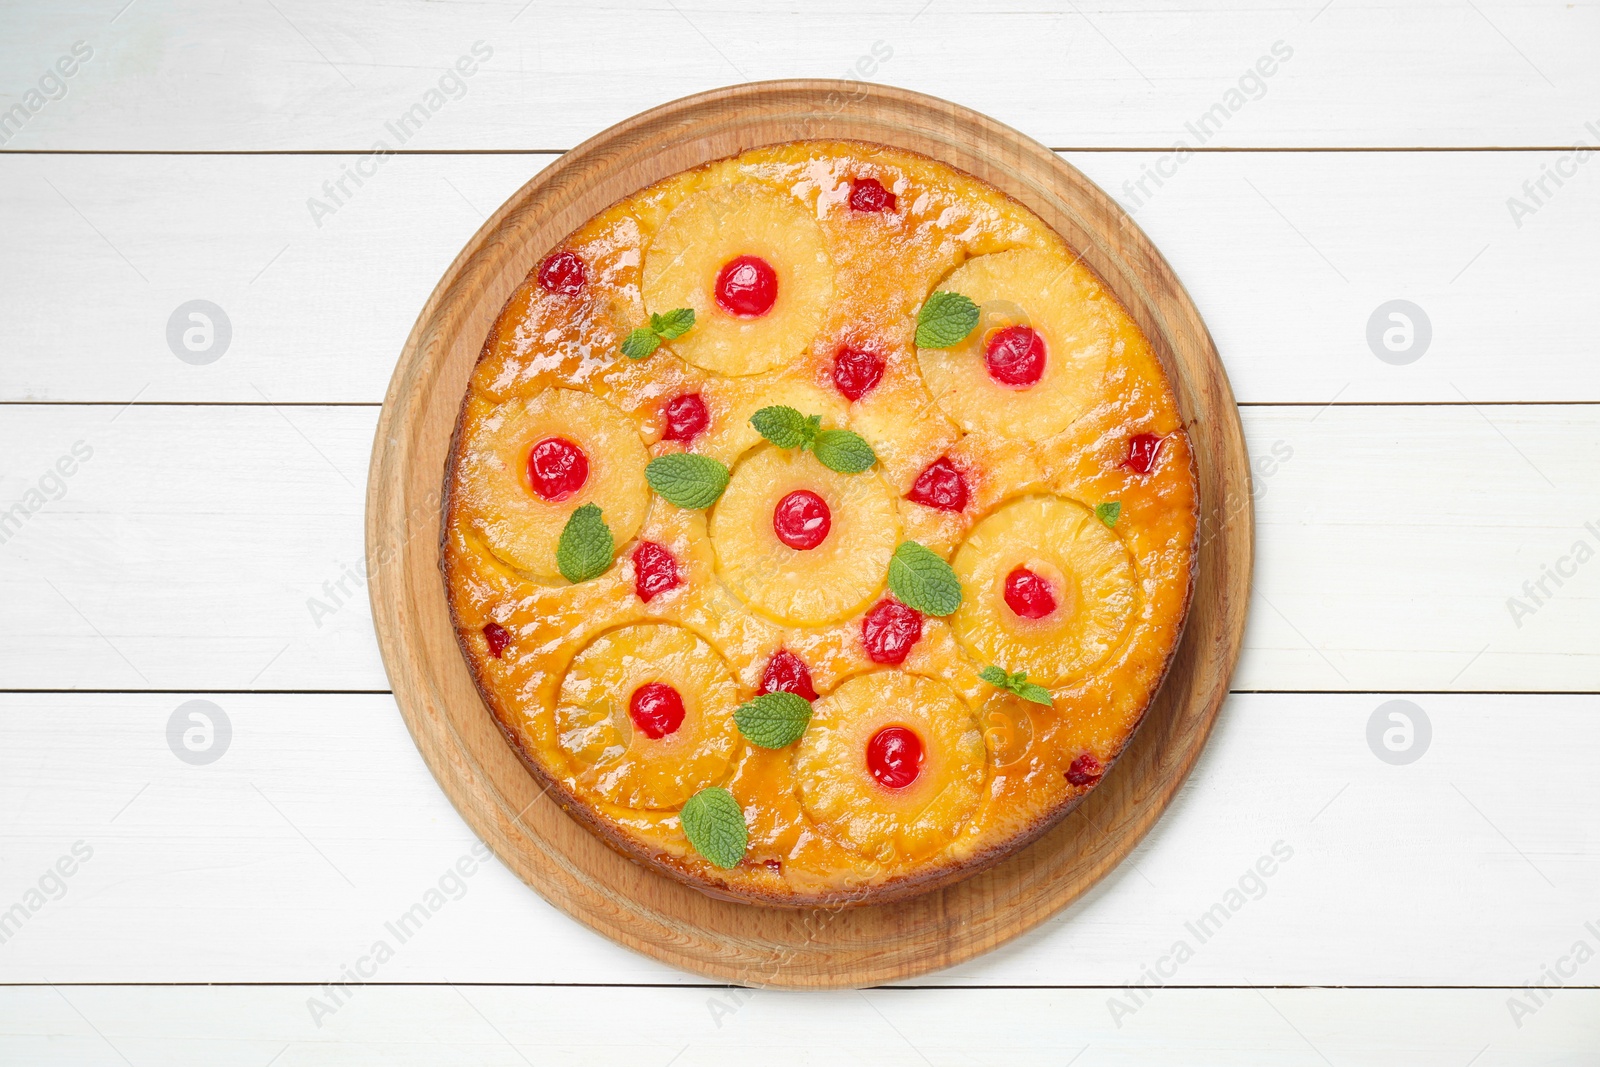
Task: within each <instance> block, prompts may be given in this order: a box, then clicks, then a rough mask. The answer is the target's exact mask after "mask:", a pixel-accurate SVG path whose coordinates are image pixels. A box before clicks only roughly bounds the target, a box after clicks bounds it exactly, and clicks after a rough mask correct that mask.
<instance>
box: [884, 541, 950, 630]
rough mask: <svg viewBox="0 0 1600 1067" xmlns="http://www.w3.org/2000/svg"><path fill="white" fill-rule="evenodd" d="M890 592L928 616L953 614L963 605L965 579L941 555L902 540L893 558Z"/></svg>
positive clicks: (890, 565)
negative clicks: (962, 589) (962, 581)
mask: <svg viewBox="0 0 1600 1067" xmlns="http://www.w3.org/2000/svg"><path fill="white" fill-rule="evenodd" d="M889 592H891V593H893V594H894V595H895V597H896V599H898V600H899V601H900V603H902V604H904V605H906V607H908V608H915V609H916V610H917V611H920V612H922V613H923V614H924V615H949V614H951V613H952V612H954V611H955V610H956V609H957V608H959V607H960V606H961V579H959V578H957V577H956V572H955V571H954V570H952V569H951V568H950V564H948V563H946V562H945V561H944V560H943V559H942V558H941V557H940V556H939V555H938V554H937V553H935V552H933V551H931V550H929V549H927V548H924V547H923V546H922V545H919V544H917V542H915V541H902V542H900V547H899V548H896V549H895V550H894V555H893V556H891V557H890V558H889Z"/></svg>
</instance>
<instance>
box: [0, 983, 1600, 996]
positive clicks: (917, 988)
mask: <svg viewBox="0 0 1600 1067" xmlns="http://www.w3.org/2000/svg"><path fill="white" fill-rule="evenodd" d="M322 984H324V983H323V982H317V981H303V982H0V989H53V988H56V987H58V986H60V987H65V988H68V989H189V988H192V989H204V988H211V987H219V988H228V989H235V988H237V989H250V988H271V989H295V988H304V989H316V988H318V987H319V986H320V985H322ZM343 984H345V985H350V986H358V987H361V988H376V989H384V988H390V989H417V988H438V989H447V988H453V987H455V986H467V987H469V988H477V989H741V988H746V987H743V986H738V985H734V984H732V983H713V982H346V983H343ZM864 988H867V989H881V990H889V991H895V992H905V993H922V992H938V991H945V990H950V991H977V990H996V991H1003V990H1029V989H1038V990H1050V989H1088V990H1101V989H1111V990H1118V989H1121V988H1123V987H1122V986H1114V985H1092V984H1085V983H1069V984H1063V985H1027V984H1016V983H1010V984H1003V985H972V984H961V985H877V986H866V987H864ZM1160 988H1162V989H1190V990H1200V991H1205V990H1212V989H1240V990H1254V989H1290V990H1293V989H1317V990H1324V989H1325V990H1344V989H1357V990H1381V991H1393V992H1405V991H1410V990H1417V991H1424V990H1445V991H1455V990H1462V991H1469V990H1486V991H1494V992H1501V991H1507V992H1513V993H1517V992H1522V991H1523V987H1522V986H1514V985H1367V984H1360V985H1353V984H1352V985H1345V984H1313V983H1305V984H1298V985H1242V984H1237V983H1232V984H1230V983H1218V984H1216V985H1199V984H1195V985H1176V984H1168V985H1164V986H1161V987H1160ZM1560 988H1561V989H1563V990H1590V991H1594V990H1600V985H1564V986H1561V987H1560ZM843 992H848V990H844V991H843Z"/></svg>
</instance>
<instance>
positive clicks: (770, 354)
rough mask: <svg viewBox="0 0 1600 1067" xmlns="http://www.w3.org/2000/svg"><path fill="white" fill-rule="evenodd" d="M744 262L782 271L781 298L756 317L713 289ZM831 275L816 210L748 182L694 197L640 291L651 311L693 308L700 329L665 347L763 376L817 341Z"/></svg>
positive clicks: (653, 257)
mask: <svg viewBox="0 0 1600 1067" xmlns="http://www.w3.org/2000/svg"><path fill="white" fill-rule="evenodd" d="M740 256H758V257H760V258H761V259H763V260H766V262H767V264H768V265H769V266H771V267H772V268H773V270H774V271H775V272H776V273H777V278H778V297H777V302H776V303H774V304H773V306H772V308H771V310H769V311H768V312H766V314H764V315H760V316H758V317H755V318H743V317H740V316H736V315H732V314H730V313H728V312H727V311H725V310H723V308H722V306H721V305H720V304H718V303H717V300H716V296H715V293H714V291H713V290H714V287H715V285H716V280H717V274H718V272H719V271H721V270H722V268H723V267H724V266H725V265H727V264H728V263H729V262H730V261H732V260H734V259H737V258H738V257H740ZM833 272H834V268H833V261H832V260H831V259H829V258H828V252H827V248H826V246H825V245H824V243H823V238H822V228H821V227H820V226H818V225H817V221H816V219H814V218H813V217H812V216H811V213H810V212H808V211H807V210H806V209H805V208H804V207H803V206H802V205H801V204H800V202H799V201H797V200H795V199H794V198H793V197H791V196H786V195H784V194H782V193H779V192H776V191H774V190H772V189H769V188H767V187H766V186H763V185H757V184H754V183H751V182H745V183H741V184H737V185H728V186H718V187H716V188H712V189H707V190H705V191H704V192H700V193H696V194H695V195H693V196H691V197H689V198H688V199H687V200H685V201H684V202H683V203H681V204H679V205H678V206H677V207H676V208H674V209H673V210H672V213H671V214H669V215H668V216H667V218H666V220H665V221H664V222H663V223H662V224H661V229H660V230H659V231H658V232H657V233H656V235H655V237H654V238H653V239H652V240H651V242H650V247H649V248H648V249H647V250H646V252H645V256H644V280H643V284H642V288H643V292H644V301H645V306H646V307H648V308H649V309H650V310H651V311H656V312H666V311H670V310H672V309H673V308H681V307H686V308H693V309H694V315H695V320H694V322H695V324H694V328H693V329H692V330H690V331H689V332H688V333H686V334H684V335H683V336H682V337H680V338H678V339H677V340H675V341H671V342H668V344H669V346H670V347H671V349H672V351H674V352H676V353H677V354H678V355H679V356H682V357H683V358H684V359H685V360H687V361H688V362H690V363H692V364H694V365H695V366H697V367H701V368H703V369H705V370H708V371H712V372H714V373H716V374H728V375H744V374H760V373H761V372H762V371H769V370H773V369H774V368H777V367H781V366H785V365H787V364H788V363H790V362H791V361H793V360H794V359H795V357H797V356H799V355H800V353H802V352H804V351H805V350H806V347H807V346H808V345H810V344H811V340H812V338H813V337H815V336H816V334H817V331H818V330H819V329H820V328H821V327H822V321H823V317H824V316H825V315H826V314H827V310H828V306H829V304H830V303H831V302H832V300H833Z"/></svg>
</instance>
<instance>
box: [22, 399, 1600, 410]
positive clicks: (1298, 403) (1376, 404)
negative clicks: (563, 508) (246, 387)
mask: <svg viewBox="0 0 1600 1067" xmlns="http://www.w3.org/2000/svg"><path fill="white" fill-rule="evenodd" d="M1235 404H1236V406H1237V407H1241V408H1582V407H1600V400H1340V401H1335V402H1333V403H1329V402H1328V401H1325V400H1240V401H1236V402H1235ZM0 407H35V408H108V407H120V408H129V407H133V408H381V407H383V403H382V402H381V401H377V400H282V401H276V402H272V401H261V400H140V401H133V402H129V401H126V400H0Z"/></svg>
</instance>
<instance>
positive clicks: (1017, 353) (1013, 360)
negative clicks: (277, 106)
mask: <svg viewBox="0 0 1600 1067" xmlns="http://www.w3.org/2000/svg"><path fill="white" fill-rule="evenodd" d="M983 361H984V363H986V364H988V367H989V377H991V378H993V379H994V380H995V381H997V382H999V383H1000V384H1001V385H1019V386H1022V385H1032V384H1033V383H1034V382H1036V381H1038V380H1039V379H1040V378H1042V377H1044V338H1043V337H1040V336H1039V334H1038V333H1037V332H1036V331H1035V330H1034V329H1033V328H1032V327H1031V326H1007V327H1006V328H1005V329H1003V330H996V331H995V332H994V334H993V336H991V337H990V338H989V343H988V344H987V345H985V346H984V349H983Z"/></svg>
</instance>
